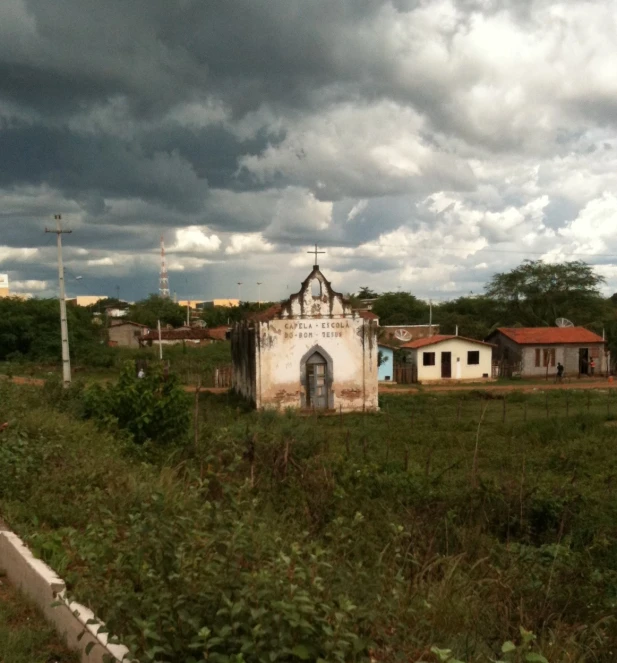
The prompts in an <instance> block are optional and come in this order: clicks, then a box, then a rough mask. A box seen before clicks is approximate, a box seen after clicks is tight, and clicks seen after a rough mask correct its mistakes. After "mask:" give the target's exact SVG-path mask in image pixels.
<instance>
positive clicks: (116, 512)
mask: <svg viewBox="0 0 617 663" xmlns="http://www.w3.org/2000/svg"><path fill="white" fill-rule="evenodd" d="M1 389H2V393H1V394H0V396H1V399H0V403H2V405H0V412H1V413H2V416H4V417H5V418H6V419H8V421H9V427H8V428H7V430H6V431H5V432H4V433H2V435H3V436H5V437H3V438H2V440H1V443H0V476H2V477H3V481H2V483H0V508H1V509H2V512H3V514H4V515H5V517H6V519H7V520H9V522H10V523H11V525H13V527H15V528H16V529H17V530H18V531H19V532H20V533H22V534H23V535H25V536H27V537H28V539H29V541H30V543H31V545H33V546H34V548H35V549H36V551H37V552H38V553H39V554H40V555H41V556H43V558H44V559H46V560H47V561H48V562H49V563H50V564H51V565H52V566H54V568H56V569H57V570H58V571H59V572H60V573H61V574H62V575H63V576H64V577H65V578H66V579H67V581H68V583H69V587H70V590H71V592H72V593H74V595H75V596H76V597H77V598H78V599H80V600H81V601H83V602H85V603H86V604H89V605H91V606H92V607H93V608H94V609H95V611H96V612H97V614H98V615H99V617H101V618H102V619H103V620H104V621H106V623H107V624H108V626H109V628H110V630H111V631H112V632H114V633H116V634H118V635H119V636H120V637H121V639H122V640H123V642H125V643H126V644H127V645H129V646H130V647H131V649H132V651H133V652H134V653H135V654H136V655H137V656H138V657H139V658H140V660H142V661H174V662H175V661H186V662H189V661H197V660H203V658H204V655H207V659H208V660H213V661H262V660H280V661H292V660H324V661H364V660H369V658H372V659H373V660H378V661H388V662H389V661H432V662H435V661H441V660H445V661H450V662H451V663H454V662H455V661H456V660H460V661H466V662H468V663H470V662H475V661H478V662H479V661H495V660H503V661H508V662H510V661H529V663H533V661H536V662H539V661H542V660H543V658H542V657H545V658H546V660H549V661H551V662H553V661H572V662H575V661H576V662H577V663H579V662H582V661H601V662H605V661H606V662H607V663H608V661H612V660H614V651H615V649H614V647H615V643H616V642H617V625H616V623H615V619H614V616H613V615H614V609H615V604H616V603H617V536H616V535H615V530H614V522H615V518H616V517H617V506H616V503H615V500H614V499H612V491H613V485H614V477H617V460H616V459H617V456H616V454H615V444H616V443H615V439H614V430H613V428H612V427H611V426H606V423H607V406H606V401H605V400H604V399H606V394H599V395H594V396H593V401H592V402H588V401H587V400H586V398H587V396H586V394H582V395H581V397H580V398H579V399H578V400H576V398H573V400H571V401H570V402H569V404H568V407H569V415H568V416H567V417H566V416H565V404H564V403H563V401H560V400H559V395H551V399H552V400H551V402H550V403H549V415H550V416H548V417H547V416H546V410H547V408H546V401H545V399H544V397H543V396H542V395H539V396H533V397H530V398H529V399H528V400H527V401H525V402H524V403H523V402H518V403H514V402H512V403H508V407H507V410H506V418H505V419H506V420H505V422H504V416H503V412H504V410H503V405H502V403H501V401H495V402H492V401H487V400H486V399H484V398H480V397H477V398H475V399H474V398H471V397H467V398H465V399H464V400H463V401H462V402H461V401H460V400H459V399H458V398H457V397H453V396H443V395H439V396H437V395H426V396H421V397H414V398H413V399H412V398H408V397H407V398H406V397H400V396H390V397H386V398H384V399H383V411H382V413H381V414H378V415H371V416H369V415H366V416H362V415H346V416H344V417H342V418H341V417H324V418H315V417H306V418H303V417H299V416H296V415H294V414H293V413H286V414H283V415H276V414H273V413H256V412H247V411H245V410H244V409H243V408H242V406H241V404H240V403H238V402H236V401H234V399H233V397H227V396H221V397H214V396H211V395H204V396H203V397H202V399H201V401H200V407H199V416H200V422H199V426H198V427H196V428H194V429H193V430H198V438H197V440H195V439H193V436H192V435H191V439H190V442H188V443H186V444H183V445H177V446H175V447H173V446H172V447H169V448H167V449H166V450H165V451H164V452H162V451H161V450H160V449H158V450H155V449H152V448H149V447H148V446H147V445H146V446H145V447H142V448H141V450H140V452H139V453H138V454H137V453H136V452H135V446H134V445H131V444H130V443H129V441H127V440H125V439H120V438H117V437H114V436H112V435H111V434H110V433H109V432H106V431H105V430H97V429H95V428H93V426H92V425H90V424H89V423H88V422H80V421H78V420H76V419H75V418H72V419H71V418H69V417H68V416H67V414H66V413H63V412H59V411H58V410H57V409H56V408H54V407H50V406H49V405H45V404H44V403H41V402H40V393H38V392H35V391H33V390H28V389H24V388H22V389H17V388H16V387H12V388H9V387H8V386H7V387H1ZM37 393H38V397H37V395H36V394H37ZM487 403H488V405H487ZM63 407H65V409H66V410H67V412H70V411H71V408H70V407H66V404H65V406H63ZM609 408H610V404H609ZM608 416H610V412H608ZM480 421H481V426H479V423H480ZM162 453H164V454H165V455H164V456H162V455H161V454H162ZM531 633H534V634H535V637H532V636H531Z"/></svg>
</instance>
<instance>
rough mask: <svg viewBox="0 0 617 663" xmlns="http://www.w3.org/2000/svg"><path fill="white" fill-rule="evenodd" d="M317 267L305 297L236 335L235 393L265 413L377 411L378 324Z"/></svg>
mask: <svg viewBox="0 0 617 663" xmlns="http://www.w3.org/2000/svg"><path fill="white" fill-rule="evenodd" d="M370 317H373V318H374V317H375V316H367V315H365V313H364V312H357V311H353V310H352V308H351V306H350V304H349V302H347V300H345V299H344V298H343V296H342V295H341V294H340V293H338V292H335V291H334V290H333V289H332V287H331V285H330V283H329V281H328V280H327V279H326V278H325V277H324V275H323V274H322V273H321V272H320V271H319V267H318V266H317V265H315V267H313V270H312V272H311V273H310V274H309V275H308V277H307V278H306V279H305V281H304V282H303V283H302V287H301V288H300V291H299V292H298V293H297V294H295V295H292V296H291V297H290V298H289V299H288V300H286V301H284V302H281V303H280V304H277V305H275V306H273V307H272V308H270V309H268V310H267V311H264V312H263V313H261V314H258V315H255V316H254V317H252V318H251V319H247V320H243V321H242V322H239V323H237V324H236V325H235V326H234V328H233V330H232V333H231V353H232V361H233V387H234V389H235V391H236V392H238V393H240V394H242V395H243V396H244V397H245V398H246V399H247V400H249V401H250V402H252V403H253V404H254V405H255V406H256V407H258V408H273V409H274V408H276V409H284V408H304V409H311V410H312V409H326V410H341V411H343V412H349V411H354V410H356V411H357V410H376V409H377V408H378V400H377V375H378V371H377V355H378V352H379V350H378V347H377V328H378V326H379V324H378V321H377V320H376V319H369V318H370Z"/></svg>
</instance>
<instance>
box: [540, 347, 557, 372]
mask: <svg viewBox="0 0 617 663" xmlns="http://www.w3.org/2000/svg"><path fill="white" fill-rule="evenodd" d="M536 365H537V364H536ZM554 365H555V348H544V352H543V353H542V366H544V368H548V367H549V366H554Z"/></svg>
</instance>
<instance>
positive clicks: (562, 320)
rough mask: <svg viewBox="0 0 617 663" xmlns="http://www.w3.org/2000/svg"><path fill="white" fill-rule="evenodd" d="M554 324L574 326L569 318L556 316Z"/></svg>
mask: <svg viewBox="0 0 617 663" xmlns="http://www.w3.org/2000/svg"><path fill="white" fill-rule="evenodd" d="M555 324H556V325H557V326H558V327H574V323H573V322H572V321H571V320H568V318H557V320H555Z"/></svg>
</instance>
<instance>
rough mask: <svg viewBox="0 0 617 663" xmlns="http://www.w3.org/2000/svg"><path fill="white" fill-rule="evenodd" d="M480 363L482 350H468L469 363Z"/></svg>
mask: <svg viewBox="0 0 617 663" xmlns="http://www.w3.org/2000/svg"><path fill="white" fill-rule="evenodd" d="M479 363H480V350H469V351H468V352H467V364H468V365H469V366H471V365H472V364H473V365H478V364H479Z"/></svg>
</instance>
